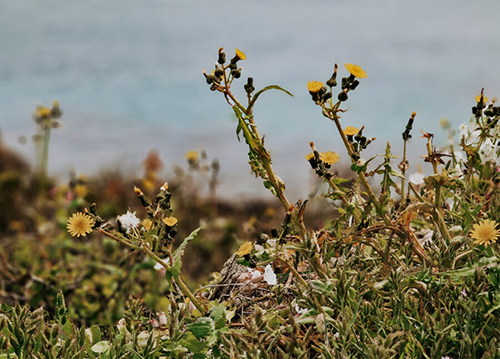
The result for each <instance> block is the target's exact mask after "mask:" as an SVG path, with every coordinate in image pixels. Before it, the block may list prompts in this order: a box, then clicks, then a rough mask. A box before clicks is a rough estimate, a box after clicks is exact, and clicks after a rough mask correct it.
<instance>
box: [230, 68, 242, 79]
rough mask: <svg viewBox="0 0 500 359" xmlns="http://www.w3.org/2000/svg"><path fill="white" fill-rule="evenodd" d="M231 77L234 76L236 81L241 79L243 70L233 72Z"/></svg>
mask: <svg viewBox="0 0 500 359" xmlns="http://www.w3.org/2000/svg"><path fill="white" fill-rule="evenodd" d="M231 75H233V76H234V78H235V79H239V78H240V77H241V69H236V70H232V71H231Z"/></svg>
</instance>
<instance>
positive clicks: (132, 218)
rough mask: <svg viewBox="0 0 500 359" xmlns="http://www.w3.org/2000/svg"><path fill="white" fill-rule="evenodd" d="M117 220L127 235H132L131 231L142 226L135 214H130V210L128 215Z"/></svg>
mask: <svg viewBox="0 0 500 359" xmlns="http://www.w3.org/2000/svg"><path fill="white" fill-rule="evenodd" d="M116 220H117V221H118V222H119V223H120V226H121V227H122V229H124V230H125V231H127V233H130V230H131V229H134V228H136V227H137V226H139V224H141V221H140V220H139V218H137V217H136V215H135V212H130V210H128V211H127V213H126V214H122V215H121V216H118V217H117V218H116Z"/></svg>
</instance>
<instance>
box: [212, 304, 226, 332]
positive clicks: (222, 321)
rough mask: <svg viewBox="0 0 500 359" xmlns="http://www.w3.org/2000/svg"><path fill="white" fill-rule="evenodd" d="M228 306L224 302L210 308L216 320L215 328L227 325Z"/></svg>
mask: <svg viewBox="0 0 500 359" xmlns="http://www.w3.org/2000/svg"><path fill="white" fill-rule="evenodd" d="M225 311H226V307H225V306H224V305H223V304H219V305H216V306H213V307H212V308H211V309H210V317H211V318H212V319H213V320H214V322H215V329H221V328H223V327H224V326H225V325H226V313H225Z"/></svg>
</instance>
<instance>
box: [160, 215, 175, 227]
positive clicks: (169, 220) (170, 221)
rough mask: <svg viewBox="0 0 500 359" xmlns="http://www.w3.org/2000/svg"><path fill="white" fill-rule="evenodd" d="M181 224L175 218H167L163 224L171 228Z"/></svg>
mask: <svg viewBox="0 0 500 359" xmlns="http://www.w3.org/2000/svg"><path fill="white" fill-rule="evenodd" d="M177 222H179V220H178V219H177V218H175V217H167V218H163V223H165V224H166V225H167V226H169V227H173V226H175V225H176V224H177Z"/></svg>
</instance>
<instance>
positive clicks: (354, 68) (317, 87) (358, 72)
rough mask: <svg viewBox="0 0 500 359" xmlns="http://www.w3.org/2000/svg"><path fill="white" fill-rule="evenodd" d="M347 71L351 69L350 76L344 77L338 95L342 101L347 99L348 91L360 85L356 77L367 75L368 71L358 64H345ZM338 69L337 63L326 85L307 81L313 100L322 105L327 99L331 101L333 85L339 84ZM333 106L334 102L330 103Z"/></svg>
mask: <svg viewBox="0 0 500 359" xmlns="http://www.w3.org/2000/svg"><path fill="white" fill-rule="evenodd" d="M345 67H346V69H347V71H349V73H350V76H348V77H343V78H342V84H341V89H342V90H341V91H340V92H339V94H338V95H337V99H338V100H339V101H340V102H344V101H347V93H348V92H349V91H351V90H355V89H356V87H358V85H359V81H358V80H356V78H360V79H362V78H365V77H367V75H366V72H365V71H364V70H363V69H362V68H361V67H360V66H358V65H352V64H345ZM337 70H338V66H337V64H335V66H334V68H333V74H332V76H331V77H330V78H329V79H328V80H327V81H326V86H325V84H324V83H323V82H319V81H310V82H308V83H307V89H308V90H309V94H310V95H311V97H312V100H313V101H314V102H315V103H316V104H317V105H320V106H323V105H324V104H325V103H326V102H327V101H329V100H330V101H331V98H332V97H333V95H332V87H335V86H337ZM330 105H332V106H333V103H330Z"/></svg>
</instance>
